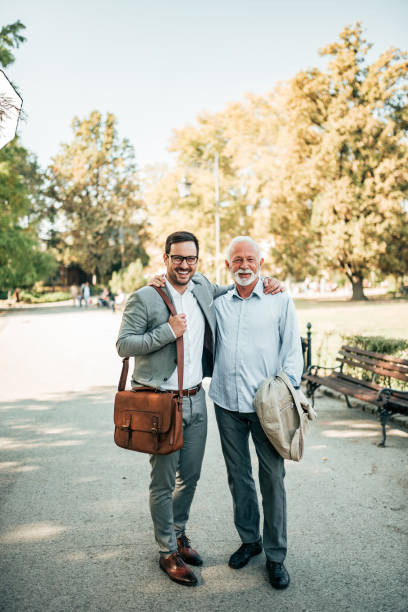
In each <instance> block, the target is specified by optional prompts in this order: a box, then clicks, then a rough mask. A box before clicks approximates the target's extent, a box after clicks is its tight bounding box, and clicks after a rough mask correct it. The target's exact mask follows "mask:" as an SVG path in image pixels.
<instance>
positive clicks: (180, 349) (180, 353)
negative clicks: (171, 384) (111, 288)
mask: <svg viewBox="0 0 408 612" xmlns="http://www.w3.org/2000/svg"><path fill="white" fill-rule="evenodd" d="M153 289H156V291H157V293H158V294H159V295H160V296H161V298H162V299H163V301H164V303H165V304H166V306H167V308H168V309H169V310H170V312H171V314H172V315H173V316H174V315H176V314H177V312H176V309H175V308H174V304H173V303H172V302H171V300H170V298H169V296H168V295H167V294H166V293H165V292H164V291H163V289H160V287H155V286H154V285H153ZM176 351H177V371H178V390H179V404H180V406H181V404H182V402H183V370H184V342H183V336H180V337H179V338H177V339H176Z"/></svg>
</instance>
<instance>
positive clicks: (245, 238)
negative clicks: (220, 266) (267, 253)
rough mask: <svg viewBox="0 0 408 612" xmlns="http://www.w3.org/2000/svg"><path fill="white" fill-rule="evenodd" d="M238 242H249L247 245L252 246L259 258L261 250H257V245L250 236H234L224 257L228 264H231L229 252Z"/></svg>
mask: <svg viewBox="0 0 408 612" xmlns="http://www.w3.org/2000/svg"><path fill="white" fill-rule="evenodd" d="M239 242H249V244H252V246H253V247H254V249H255V251H256V252H257V254H258V257H259V259H260V258H261V249H260V248H259V245H258V244H257V243H256V242H255V240H253V239H252V238H251V237H250V236H236V237H235V238H233V239H232V240H231V242H230V243H229V246H228V249H227V255H226V257H227V261H228V263H230V262H231V252H232V250H233V248H234V246H235V245H236V244H238V243H239Z"/></svg>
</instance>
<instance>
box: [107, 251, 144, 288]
mask: <svg viewBox="0 0 408 612" xmlns="http://www.w3.org/2000/svg"><path fill="white" fill-rule="evenodd" d="M145 284H146V277H145V275H144V269H143V264H142V262H141V261H140V259H136V261H133V262H132V263H131V264H129V265H128V267H127V268H124V269H123V270H119V271H118V272H114V273H113V274H112V278H111V280H110V281H109V287H110V288H111V290H112V291H113V293H118V292H119V290H122V291H123V292H124V293H132V292H133V291H136V289H139V287H143V285H145Z"/></svg>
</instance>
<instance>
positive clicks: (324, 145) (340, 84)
mask: <svg viewBox="0 0 408 612" xmlns="http://www.w3.org/2000/svg"><path fill="white" fill-rule="evenodd" d="M370 46H371V45H368V44H367V43H366V41H365V39H364V38H363V34H362V27H361V24H359V23H357V24H356V25H355V26H354V27H346V28H345V29H344V30H343V31H342V32H341V34H340V37H339V40H338V41H336V42H334V43H333V44H330V45H327V46H326V47H325V48H323V49H322V50H321V55H326V56H328V57H329V62H328V66H327V69H326V70H325V71H320V70H317V69H311V70H307V71H305V72H300V73H298V74H297V75H296V77H295V78H294V79H292V80H291V81H290V82H289V83H287V85H286V86H285V88H283V90H282V102H281V103H282V104H283V107H284V112H283V113H282V118H283V121H282V126H281V134H280V138H279V144H280V147H279V148H278V149H279V150H280V151H282V154H281V155H280V154H279V153H278V157H279V161H280V162H281V163H280V166H279V172H278V173H276V175H275V177H272V181H271V182H270V184H269V185H268V188H267V190H268V192H269V197H270V200H271V209H273V212H274V213H275V214H274V215H273V216H272V226H273V227H272V229H273V231H276V232H277V233H278V235H277V241H276V250H275V255H276V257H277V258H278V260H280V261H282V263H285V262H286V264H289V267H291V268H293V267H295V268H296V265H297V264H296V262H298V265H299V264H300V269H302V268H303V269H304V271H305V273H307V270H306V268H307V267H310V264H313V263H315V264H317V265H318V266H319V267H320V268H325V269H330V270H332V271H335V270H339V271H341V272H342V273H343V274H345V275H346V276H347V278H348V279H349V281H350V282H351V283H352V285H353V298H356V299H358V298H360V299H361V298H363V297H364V295H363V279H364V278H366V277H367V275H368V273H369V271H370V270H378V271H381V272H382V273H384V274H391V273H392V274H402V273H404V271H406V269H407V267H408V246H407V243H408V223H407V221H408V216H407V210H406V207H405V201H406V197H407V192H408V171H407V165H408V148H407V139H406V135H407V125H408V122H407V119H408V111H407V91H408V79H407V77H408V61H407V60H408V56H407V55H405V54H402V53H400V52H399V51H398V50H397V49H389V50H388V51H386V52H384V53H383V54H382V55H381V56H380V57H379V58H378V59H377V60H376V61H375V62H373V63H372V64H369V63H368V62H367V53H368V50H369V48H370ZM280 228H281V229H280ZM282 229H283V230H284V231H282ZM299 234H301V235H303V236H306V237H307V239H308V240H309V249H308V251H305V250H303V249H301V248H299V241H298V239H299ZM296 241H297V243H298V244H297V247H296V248H295V249H293V248H292V247H293V244H296ZM288 253H289V254H290V261H287V254H288ZM306 253H309V255H310V256H309V257H305V254H306Z"/></svg>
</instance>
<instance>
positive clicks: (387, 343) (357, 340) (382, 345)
mask: <svg viewBox="0 0 408 612" xmlns="http://www.w3.org/2000/svg"><path fill="white" fill-rule="evenodd" d="M343 341H344V343H345V344H347V345H348V346H355V347H357V348H360V349H362V350H363V351H372V352H373V353H382V354H384V355H393V356H394V357H402V358H403V359H404V358H405V359H408V341H407V340H404V339H403V338H385V337H384V336H358V335H356V336H343ZM343 371H344V373H345V374H350V375H351V376H354V377H355V378H360V379H362V380H369V381H372V382H375V383H377V384H378V385H380V386H381V387H393V388H394V389H403V390H405V389H406V388H407V384H406V383H404V382H403V381H399V380H395V379H391V378H390V377H388V376H381V375H380V374H371V373H370V372H365V371H360V368H354V367H352V366H349V365H347V366H345V367H344V370H343Z"/></svg>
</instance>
